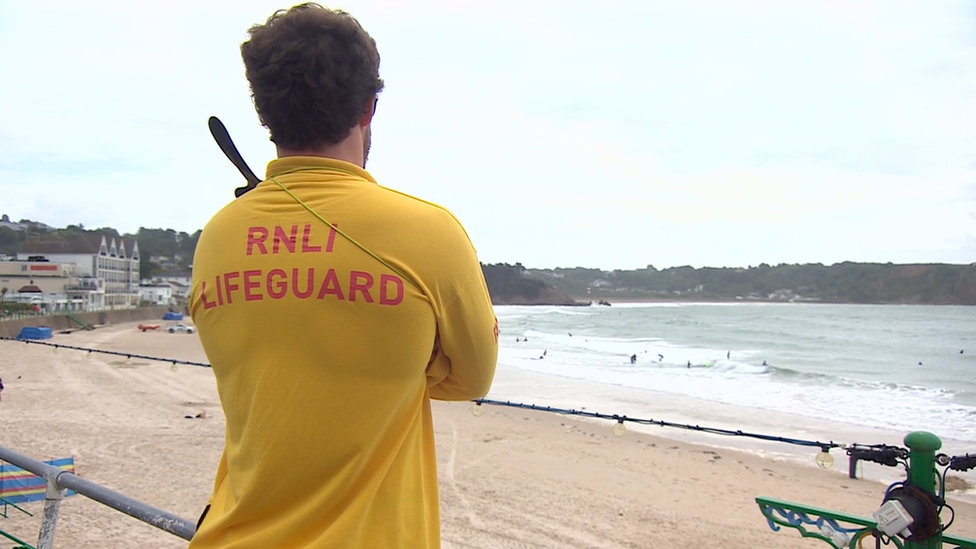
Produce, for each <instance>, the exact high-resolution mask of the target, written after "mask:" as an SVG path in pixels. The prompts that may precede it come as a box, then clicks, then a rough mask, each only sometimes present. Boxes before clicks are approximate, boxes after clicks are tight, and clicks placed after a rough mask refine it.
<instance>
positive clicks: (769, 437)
mask: <svg viewBox="0 0 976 549" xmlns="http://www.w3.org/2000/svg"><path fill="white" fill-rule="evenodd" d="M474 402H475V403H476V404H479V405H480V404H492V405H494V406H510V407H512V408H525V409H527V410H538V411H542V412H553V413H556V414H564V415H570V416H582V417H592V418H597V419H612V420H614V421H617V422H619V423H624V422H626V421H630V422H633V423H639V424H641V425H659V426H661V427H674V428H677V429H687V430H689V431H698V432H701V433H709V434H713V435H725V436H738V437H748V438H756V439H759V440H768V441H771V442H784V443H786V444H795V445H797V446H812V447H815V448H820V449H821V450H823V451H824V452H828V451H830V449H831V448H843V447H844V445H842V444H838V443H836V442H833V441H830V442H820V441H815V440H803V439H799V438H789V437H780V436H773V435H764V434H760V433H749V432H746V431H741V430H735V431H733V430H731V429H719V428H716V427H702V426H701V425H690V424H684V423H674V422H671V421H664V420H660V419H640V418H634V417H627V416H622V415H617V414H601V413H599V412H587V411H585V410H573V409H567V408H554V407H552V406H538V405H536V404H523V403H521V402H511V401H504V402H503V401H500V400H489V399H486V398H480V399H478V400H475V401H474Z"/></svg>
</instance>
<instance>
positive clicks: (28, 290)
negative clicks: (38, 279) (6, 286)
mask: <svg viewBox="0 0 976 549" xmlns="http://www.w3.org/2000/svg"><path fill="white" fill-rule="evenodd" d="M17 293H18V294H43V293H44V290H42V289H40V288H38V287H37V286H31V285H27V286H21V287H20V289H19V290H17Z"/></svg>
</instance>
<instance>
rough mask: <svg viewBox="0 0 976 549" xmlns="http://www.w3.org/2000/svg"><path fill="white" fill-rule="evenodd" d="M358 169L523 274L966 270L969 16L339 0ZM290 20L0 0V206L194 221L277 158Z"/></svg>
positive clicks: (970, 189) (974, 158)
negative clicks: (362, 43)
mask: <svg viewBox="0 0 976 549" xmlns="http://www.w3.org/2000/svg"><path fill="white" fill-rule="evenodd" d="M330 5H331V6H333V7H341V8H344V9H346V10H347V11H349V12H350V13H352V14H353V15H354V16H355V17H357V18H358V19H359V21H360V23H362V25H363V26H364V27H365V28H366V30H367V31H368V32H369V33H370V34H371V35H372V36H373V37H374V38H375V39H376V42H377V45H378V48H379V51H380V55H381V57H382V63H381V67H380V74H381V76H382V77H383V78H384V80H385V81H386V89H385V90H384V92H383V93H382V94H381V97H380V100H379V105H378V110H377V116H376V118H375V119H374V123H373V126H374V127H373V139H374V145H373V149H372V152H371V154H370V161H369V165H368V166H367V168H368V169H369V170H370V172H371V173H372V174H373V175H374V176H375V177H376V178H377V180H378V181H379V182H380V183H381V184H383V185H386V186H388V187H392V188H395V189H398V190H401V191H404V192H408V193H411V194H414V195H416V196H419V197H422V198H425V199H428V200H431V201H434V202H437V203H440V204H442V205H444V206H446V207H447V208H449V209H450V210H452V211H453V212H454V213H455V214H456V215H457V216H458V217H459V218H460V219H461V221H462V223H463V224H464V225H465V227H466V228H467V230H468V233H469V234H470V236H471V238H472V240H473V241H474V244H475V246H476V248H477V249H478V252H479V256H480V258H481V260H482V261H484V262H489V263H495V262H509V263H514V262H516V261H518V262H522V263H523V264H525V265H526V266H529V267H540V268H545V267H557V266H563V267H572V266H586V267H600V268H604V269H612V268H621V269H632V268H640V267H644V266H645V265H648V264H653V265H655V266H657V267H667V266H676V265H685V264H687V265H692V266H746V265H757V264H759V263H762V262H765V263H769V264H776V263H806V262H823V263H826V264H830V263H835V262H840V261H846V260H850V261H881V262H887V261H891V262H895V263H906V262H950V263H971V262H973V261H976V108H974V107H976V3H974V2H972V1H970V2H941V1H932V2H917V1H911V2H894V1H891V0H880V1H877V2H849V1H837V2H831V1H826V0H819V1H811V2H782V1H769V2H752V1H745V0H736V1H723V2H718V1H716V2H706V1H700V2H699V1H681V2H676V1H675V2H670V1H669V2H651V1H646V0H643V1H632V2H624V1H616V2H605V3H603V4H602V5H599V4H594V3H592V2H585V3H584V2H571V1H566V0H557V1H551V2H539V1H532V0H522V1H511V2H509V1H497V0H492V1H490V2H489V1H484V2H480V1H478V2H476V1H463V0H451V1H447V0H445V1H424V0H413V1H411V2H398V1H362V2H359V1H355V2H353V1H347V2H342V3H340V4H330ZM288 6H289V4H288V3H278V2H268V1H263V0H249V1H241V0H235V1H226V2H217V1H208V2H189V1H167V2H155V3H145V2H138V3H137V2H122V1H118V2H78V1H75V0H72V1H57V0H55V1H50V0H49V1H45V2H28V1H24V0H16V1H14V0H0V213H6V214H8V215H10V217H12V218H13V219H14V220H17V219H21V218H29V219H35V220H40V221H44V222H46V223H49V224H51V225H55V226H59V227H63V226H65V225H67V224H72V223H82V224H84V225H85V226H86V227H89V228H94V227H101V226H111V227H115V228H118V229H119V230H120V231H123V232H135V231H136V230H137V229H138V228H139V227H140V226H143V227H153V228H156V227H162V228H173V229H177V230H183V231H187V232H193V231H195V230H197V229H199V228H202V227H203V226H204V224H205V223H206V222H207V220H208V219H209V218H210V216H211V215H213V213H214V212H216V211H217V210H218V209H220V208H221V207H222V206H223V205H225V204H226V203H227V202H229V201H230V200H232V199H233V189H234V187H236V186H238V185H240V184H242V183H243V179H242V178H241V176H240V175H238V173H237V172H236V170H235V169H234V168H233V166H232V165H231V164H230V163H229V162H228V161H227V160H226V159H225V158H224V157H223V155H222V154H221V153H220V151H219V149H218V148H217V146H216V145H215V144H214V143H213V141H212V139H211V137H210V134H209V132H208V131H207V127H206V120H207V117H208V116H210V115H217V116H219V117H220V118H221V119H222V120H223V121H224V123H225V124H226V125H227V126H228V128H229V130H230V132H231V135H232V136H233V138H234V140H235V142H236V143H237V144H238V147H239V148H240V149H241V152H242V153H243V155H244V157H245V158H246V159H247V160H248V162H249V163H250V164H251V167H252V168H253V169H254V170H255V172H257V173H258V174H259V175H262V174H263V173H264V167H265V165H266V164H267V162H268V161H269V160H271V159H273V158H274V148H273V145H272V144H271V143H270V142H269V141H268V138H267V131H266V130H265V129H264V128H262V127H261V126H260V125H259V124H258V121H257V117H256V116H255V114H254V111H253V108H252V105H251V101H250V97H249V92H248V89H247V82H246V80H245V79H244V69H243V64H242V62H241V60H240V53H239V46H240V43H241V42H242V41H243V40H244V38H245V36H246V30H247V28H248V27H249V26H250V25H252V24H255V23H259V22H263V21H265V20H266V19H267V17H268V16H269V15H270V14H271V13H272V12H273V11H274V10H275V9H277V8H281V7H288Z"/></svg>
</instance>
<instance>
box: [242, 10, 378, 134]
mask: <svg viewBox="0 0 976 549" xmlns="http://www.w3.org/2000/svg"><path fill="white" fill-rule="evenodd" d="M248 33H249V35H250V38H249V39H248V40H247V41H246V42H244V43H243V44H241V56H242V57H243V58H244V67H245V69H246V75H247V80H248V82H250V84H251V97H252V98H253V100H254V107H255V109H256V110H257V113H258V118H259V119H260V120H261V123H262V124H264V126H265V127H267V128H268V129H269V130H270V131H271V140H272V141H274V143H275V144H276V145H277V146H278V148H279V149H287V150H292V151H308V150H314V149H318V148H321V147H324V146H330V145H336V144H339V143H341V142H342V141H344V140H345V139H346V138H347V137H349V136H350V133H351V132H352V131H354V130H355V131H360V132H362V140H363V142H364V145H365V146H368V139H369V137H368V134H367V131H368V128H369V122H370V119H371V118H372V114H373V105H374V101H375V98H376V94H377V93H379V92H380V91H381V90H382V89H383V80H382V79H380V77H379V67H380V56H379V53H378V52H377V51H376V42H375V41H374V40H373V39H372V38H371V37H370V36H369V34H367V33H366V31H365V30H363V28H362V27H361V26H360V25H359V23H358V22H357V21H356V20H355V19H354V18H353V17H352V16H350V15H349V14H348V13H345V12H343V11H339V10H330V9H326V8H323V7H322V6H320V5H318V4H311V3H309V4H301V5H299V6H295V7H293V8H291V9H288V10H279V11H277V12H275V13H274V15H272V16H271V17H270V18H269V19H268V22H267V23H265V24H264V25H255V26H253V27H251V28H250V30H249V31H248Z"/></svg>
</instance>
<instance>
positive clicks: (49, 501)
mask: <svg viewBox="0 0 976 549" xmlns="http://www.w3.org/2000/svg"><path fill="white" fill-rule="evenodd" d="M14 465H16V464H14ZM45 465H47V464H45ZM18 467H20V466H19V465H18ZM34 474H37V473H34ZM66 493H67V492H66V490H65V489H64V488H61V487H60V486H58V483H57V481H56V480H53V479H48V481H47V491H46V492H45V493H44V515H43V518H41V529H40V531H38V533H37V549H54V530H55V529H56V528H57V527H58V515H59V514H60V511H61V500H62V499H64V496H65V494H66Z"/></svg>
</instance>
